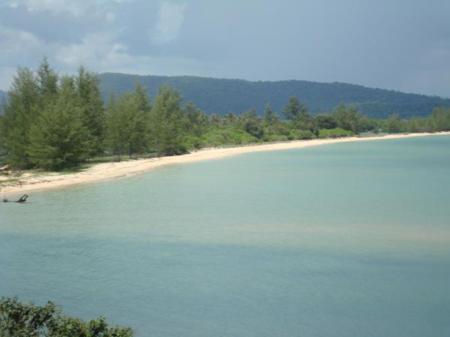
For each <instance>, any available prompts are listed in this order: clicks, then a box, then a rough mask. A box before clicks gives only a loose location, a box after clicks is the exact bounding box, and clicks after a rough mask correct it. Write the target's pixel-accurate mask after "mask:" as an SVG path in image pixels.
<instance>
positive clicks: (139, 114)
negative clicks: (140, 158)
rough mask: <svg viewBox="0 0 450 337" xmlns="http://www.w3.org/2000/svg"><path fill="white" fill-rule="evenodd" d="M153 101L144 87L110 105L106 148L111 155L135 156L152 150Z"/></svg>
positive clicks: (139, 87)
mask: <svg viewBox="0 0 450 337" xmlns="http://www.w3.org/2000/svg"><path fill="white" fill-rule="evenodd" d="M149 120H150V102H149V101H148V98H147V96H146V94H145V93H144V91H143V90H142V87H141V86H139V85H138V86H137V87H136V89H135V91H134V92H133V93H128V94H125V95H123V96H122V97H120V98H119V100H117V101H115V100H114V99H112V100H111V101H110V103H109V106H108V109H107V113H106V130H107V132H106V141H105V143H106V146H107V148H108V149H109V150H110V151H111V153H113V154H115V155H118V156H119V158H120V156H122V155H125V154H126V155H128V156H130V157H131V156H132V155H133V154H142V153H145V152H146V151H147V150H148V144H149V136H150V134H149V128H150V126H149Z"/></svg>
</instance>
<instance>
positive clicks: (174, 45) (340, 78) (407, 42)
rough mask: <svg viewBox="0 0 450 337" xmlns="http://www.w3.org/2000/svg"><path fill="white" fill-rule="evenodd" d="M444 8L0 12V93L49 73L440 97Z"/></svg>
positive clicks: (176, 4) (121, 3) (448, 79)
mask: <svg viewBox="0 0 450 337" xmlns="http://www.w3.org/2000/svg"><path fill="white" fill-rule="evenodd" d="M449 17H450V1H449V0H227V1H223V0H0V89H4V90H5V89H8V87H9V85H10V83H11V80H12V78H13V76H14V74H15V73H16V70H17V67H30V68H35V67H36V66H37V65H38V64H39V63H40V61H41V60H42V58H43V57H44V56H46V57H47V58H48V59H49V61H50V63H51V65H52V66H53V67H54V68H55V69H56V70H57V71H58V72H59V73H73V72H75V71H76V69H77V68H78V67H79V66H80V65H84V66H85V67H87V68H88V69H89V70H91V71H94V72H98V73H101V72H122V73H133V74H142V75H197V76H207V77H219V78H241V79H247V80H271V81H272V80H289V79H299V80H310V81H319V82H348V83H355V84H361V85H365V86H369V87H379V88H386V89H394V90H400V91H405V92H414V93H422V94H430V95H439V96H443V97H450V19H449Z"/></svg>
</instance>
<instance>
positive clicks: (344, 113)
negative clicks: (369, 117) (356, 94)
mask: <svg viewBox="0 0 450 337" xmlns="http://www.w3.org/2000/svg"><path fill="white" fill-rule="evenodd" d="M332 116H333V117H334V119H335V120H336V123H337V126H338V127H339V128H341V129H344V130H349V131H352V132H354V133H359V132H360V131H362V130H363V116H362V114H361V113H360V112H359V111H358V109H357V108H356V106H353V105H352V106H349V107H347V106H345V105H344V104H341V105H339V106H338V107H337V109H336V110H335V111H334V112H333V114H332Z"/></svg>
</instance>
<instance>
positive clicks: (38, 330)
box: [0, 298, 133, 337]
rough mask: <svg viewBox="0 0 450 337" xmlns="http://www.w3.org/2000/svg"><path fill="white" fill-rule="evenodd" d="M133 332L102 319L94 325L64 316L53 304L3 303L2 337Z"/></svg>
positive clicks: (97, 336)
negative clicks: (111, 325)
mask: <svg viewBox="0 0 450 337" xmlns="http://www.w3.org/2000/svg"><path fill="white" fill-rule="evenodd" d="M132 336H133V332H132V330H131V329H130V328H123V327H110V326H108V323H107V322H106V320H105V319H104V318H103V317H100V318H97V319H95V320H91V321H83V320H80V319H77V318H72V317H68V316H65V315H63V314H62V313H61V311H60V310H59V309H58V308H57V307H56V306H55V305H54V304H53V303H51V302H48V303H47V304H46V305H44V306H35V305H33V304H23V303H20V302H19V301H18V300H17V299H15V298H14V299H1V300H0V337H132Z"/></svg>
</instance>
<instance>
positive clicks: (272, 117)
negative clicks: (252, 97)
mask: <svg viewBox="0 0 450 337" xmlns="http://www.w3.org/2000/svg"><path fill="white" fill-rule="evenodd" d="M263 119H264V124H265V126H266V127H269V126H273V125H275V124H278V123H279V119H278V116H277V114H276V113H275V111H273V109H272V107H271V106H270V104H266V106H265V108H264V117H263Z"/></svg>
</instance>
